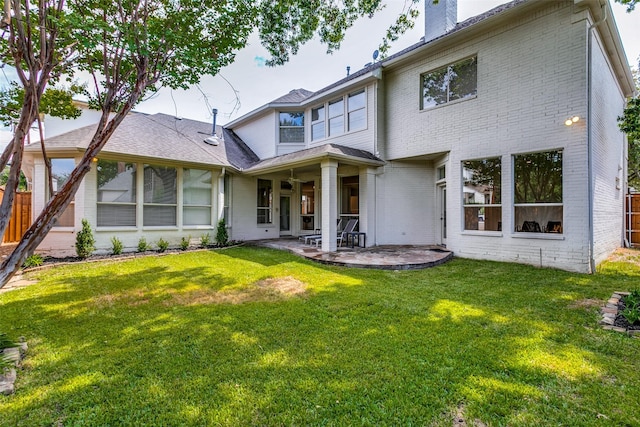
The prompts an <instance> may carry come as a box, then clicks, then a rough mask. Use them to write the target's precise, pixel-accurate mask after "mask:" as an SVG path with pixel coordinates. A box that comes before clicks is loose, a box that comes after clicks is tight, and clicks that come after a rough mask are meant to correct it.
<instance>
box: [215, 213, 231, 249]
mask: <svg viewBox="0 0 640 427" xmlns="http://www.w3.org/2000/svg"><path fill="white" fill-rule="evenodd" d="M228 242H229V233H228V232H227V224H226V223H225V222H224V218H221V219H220V221H218V226H217V227H216V243H217V244H218V245H220V246H225V245H226V244H227V243H228Z"/></svg>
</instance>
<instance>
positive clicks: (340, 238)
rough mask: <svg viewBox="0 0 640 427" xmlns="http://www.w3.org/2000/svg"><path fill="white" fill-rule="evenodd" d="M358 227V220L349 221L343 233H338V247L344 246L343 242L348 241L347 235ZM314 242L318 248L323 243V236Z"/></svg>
mask: <svg viewBox="0 0 640 427" xmlns="http://www.w3.org/2000/svg"><path fill="white" fill-rule="evenodd" d="M357 225H358V220H357V219H350V220H349V221H347V225H345V226H344V228H343V229H342V231H340V232H339V233H338V246H342V242H344V241H345V240H346V236H347V233H352V232H353V230H355V229H356V226H357ZM314 242H315V244H316V248H317V247H318V245H319V244H320V243H322V236H321V237H319V238H317V239H315V240H314Z"/></svg>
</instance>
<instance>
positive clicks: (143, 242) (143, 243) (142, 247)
mask: <svg viewBox="0 0 640 427" xmlns="http://www.w3.org/2000/svg"><path fill="white" fill-rule="evenodd" d="M149 249H151V246H150V245H149V244H148V243H147V239H145V238H144V237H141V238H140V240H138V252H145V251H148V250H149Z"/></svg>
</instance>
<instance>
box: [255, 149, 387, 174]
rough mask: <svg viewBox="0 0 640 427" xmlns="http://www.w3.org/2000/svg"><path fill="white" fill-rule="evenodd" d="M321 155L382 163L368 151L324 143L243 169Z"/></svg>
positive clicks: (303, 159)
mask: <svg viewBox="0 0 640 427" xmlns="http://www.w3.org/2000/svg"><path fill="white" fill-rule="evenodd" d="M322 157H334V158H342V159H345V158H352V159H353V160H355V161H361V162H366V163H369V164H376V165H383V164H384V161H383V160H381V159H380V158H378V157H376V156H374V155H373V154H371V153H370V152H368V151H364V150H358V149H356V148H351V147H345V146H344V145H338V144H325V145H321V146H318V147H313V148H307V149H305V150H299V151H294V152H293V153H288V154H283V155H281V156H277V157H271V158H269V159H264V160H261V161H259V162H257V163H255V164H254V165H252V166H251V167H249V168H247V169H245V172H253V171H263V170H265V169H270V168H279V167H283V166H285V165H289V164H292V163H297V162H304V161H315V160H317V159H319V158H322Z"/></svg>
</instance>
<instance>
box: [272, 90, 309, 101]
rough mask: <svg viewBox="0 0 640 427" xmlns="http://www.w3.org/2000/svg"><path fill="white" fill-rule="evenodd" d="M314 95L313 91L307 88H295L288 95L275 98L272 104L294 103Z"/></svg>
mask: <svg viewBox="0 0 640 427" xmlns="http://www.w3.org/2000/svg"><path fill="white" fill-rule="evenodd" d="M311 95H313V92H311V91H310V90H306V89H293V90H292V91H291V92H289V93H287V94H286V95H282V96H281V97H279V98H276V99H274V100H273V101H271V102H270V104H293V103H297V102H302V101H304V100H305V99H307V98H308V97H309V96H311Z"/></svg>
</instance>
